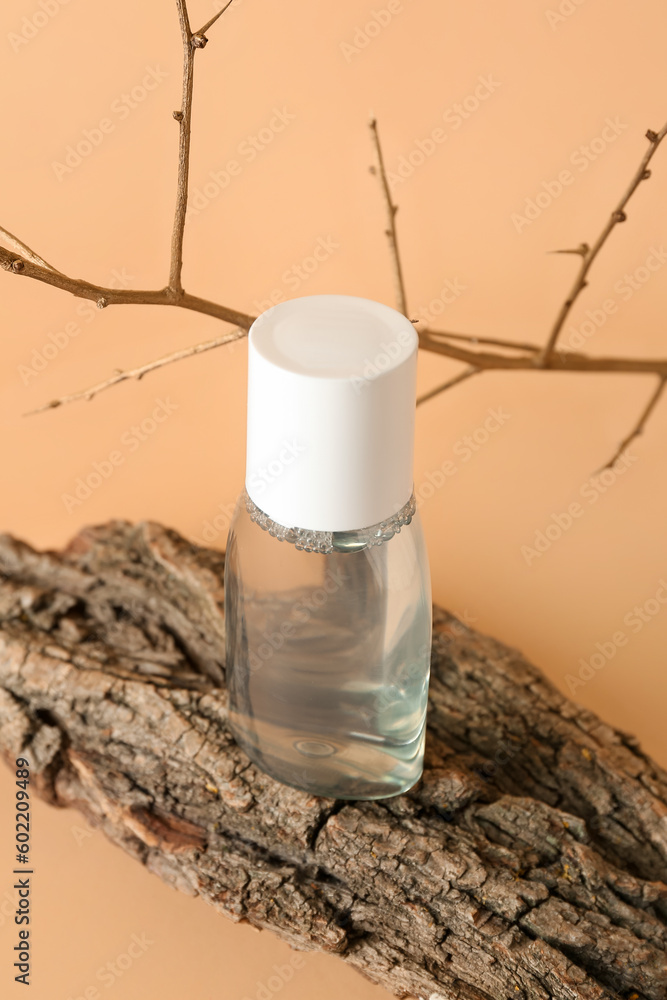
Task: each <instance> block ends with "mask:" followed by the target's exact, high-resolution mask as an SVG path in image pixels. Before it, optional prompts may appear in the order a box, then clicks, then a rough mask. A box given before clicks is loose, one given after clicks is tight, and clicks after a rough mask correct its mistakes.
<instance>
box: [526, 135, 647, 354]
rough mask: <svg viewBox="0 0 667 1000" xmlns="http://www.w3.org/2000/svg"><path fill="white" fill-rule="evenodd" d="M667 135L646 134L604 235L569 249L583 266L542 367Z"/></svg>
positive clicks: (560, 316) (557, 322)
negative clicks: (645, 145)
mask: <svg viewBox="0 0 667 1000" xmlns="http://www.w3.org/2000/svg"><path fill="white" fill-rule="evenodd" d="M665 135H667V124H665V125H663V127H662V128H661V130H660V131H659V132H653V131H651V129H649V130H648V132H647V133H646V138H647V139H648V140H649V147H648V149H647V150H646V152H645V153H644V155H643V157H642V160H641V163H640V164H639V167H638V168H637V171H636V172H635V175H634V177H633V178H632V181H631V182H630V186H629V187H628V189H627V190H626V192H625V194H624V195H623V197H622V198H621V200H620V201H619V203H618V205H617V206H616V208H615V209H614V210H613V212H612V213H611V215H610V216H609V219H608V220H607V223H606V225H605V226H604V228H603V230H602V232H601V233H600V235H599V236H598V238H597V240H596V241H595V243H594V244H593V246H592V247H588V246H587V245H586V244H582V245H581V247H580V248H579V249H578V250H575V251H568V252H572V253H580V254H581V265H580V267H579V273H578V274H577V276H576V278H575V280H574V284H573V285H572V288H571V290H570V294H569V295H568V297H567V298H566V299H565V302H564V303H563V305H562V306H561V308H560V310H559V312H558V315H557V316H556V320H555V322H554V325H553V327H552V329H551V333H550V334H549V339H548V340H547V343H546V345H545V347H544V350H543V351H542V352H541V354H540V356H539V358H538V359H537V360H536V364H537V365H539V367H540V368H547V367H549V365H550V363H551V360H552V357H553V352H554V348H555V346H556V341H557V340H558V337H559V335H560V332H561V330H562V329H563V325H564V323H565V320H566V319H567V317H568V315H569V313H570V310H571V309H572V306H573V305H574V303H575V302H576V300H577V298H578V297H579V295H580V293H581V292H582V291H583V289H584V288H585V287H586V284H587V282H586V276H587V275H588V272H589V271H590V269H591V265H592V264H593V261H594V260H595V258H596V257H597V255H598V254H599V252H600V250H601V249H602V247H603V246H604V244H605V243H606V242H607V239H608V237H609V235H610V234H611V232H612V230H613V229H614V228H615V227H616V226H617V225H618V224H619V223H620V222H625V220H626V218H627V216H626V214H625V207H626V205H627V204H628V202H629V200H630V198H631V197H632V195H633V194H634V192H635V191H636V190H637V188H638V187H639V185H640V184H641V182H642V181H645V180H648V178H649V177H650V176H651V172H650V171H649V170H647V169H646V168H647V167H648V164H649V163H650V161H651V158H652V157H653V155H654V153H655V151H656V150H657V148H658V146H659V145H660V143H661V142H662V140H663V139H664V138H665Z"/></svg>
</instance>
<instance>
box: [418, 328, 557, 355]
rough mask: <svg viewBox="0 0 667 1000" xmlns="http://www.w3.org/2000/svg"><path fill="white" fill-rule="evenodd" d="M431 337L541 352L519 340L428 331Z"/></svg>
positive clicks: (534, 346) (538, 348)
mask: <svg viewBox="0 0 667 1000" xmlns="http://www.w3.org/2000/svg"><path fill="white" fill-rule="evenodd" d="M427 332H428V335H429V337H447V338H448V339H449V340H465V341H467V342H468V343H470V344H491V345H493V346H495V347H505V348H507V349H508V350H512V351H531V352H535V351H540V350H541V348H540V347H538V346H537V344H528V343H523V342H521V341H518V340H498V339H497V338H496V337H478V336H476V335H475V334H469V333H450V332H449V331H448V330H430V329H429V330H428V331H427Z"/></svg>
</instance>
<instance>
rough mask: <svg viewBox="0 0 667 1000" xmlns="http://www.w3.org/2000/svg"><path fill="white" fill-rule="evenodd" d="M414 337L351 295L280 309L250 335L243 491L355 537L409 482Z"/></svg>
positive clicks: (292, 517)
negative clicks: (351, 533)
mask: <svg viewBox="0 0 667 1000" xmlns="http://www.w3.org/2000/svg"><path fill="white" fill-rule="evenodd" d="M417 344H418V338H417V334H416V332H415V330H414V327H413V326H412V324H411V323H410V321H409V320H408V319H406V318H405V316H403V315H401V313H399V312H396V310H394V309H391V308H390V307H389V306H385V305H382V304H381V303H379V302H373V301H371V300H370V299H362V298H357V297H356V296H352V295H309V296H306V297H304V298H300V299H292V300H291V301H289V302H280V303H278V305H275V306H273V307H272V308H271V309H268V310H267V311H266V312H264V313H262V315H261V316H259V317H258V318H257V319H256V320H255V322H254V323H253V325H252V326H251V328H250V336H249V347H248V445H247V466H246V489H247V491H248V494H249V496H250V499H251V500H252V501H253V502H254V503H255V504H256V505H257V506H258V507H259V508H260V510H262V511H264V513H265V514H268V516H269V517H270V518H271V519H272V520H273V521H277V522H278V524H281V525H284V526H286V527H290V528H291V527H294V528H305V529H309V530H312V531H354V530H357V529H360V528H367V527H370V526H371V525H374V524H377V523H378V522H380V521H383V520H386V519H387V518H390V517H392V516H393V515H394V514H396V513H398V511H399V510H400V509H401V508H402V507H403V506H404V505H405V504H406V503H407V502H408V500H409V499H410V497H411V495H412V486H413V478H412V477H413V468H412V466H413V449H414V421H415V395H416V385H415V382H416V369H417Z"/></svg>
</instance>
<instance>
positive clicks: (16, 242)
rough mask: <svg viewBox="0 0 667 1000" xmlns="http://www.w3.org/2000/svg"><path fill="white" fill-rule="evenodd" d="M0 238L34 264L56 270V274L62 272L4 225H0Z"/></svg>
mask: <svg viewBox="0 0 667 1000" xmlns="http://www.w3.org/2000/svg"><path fill="white" fill-rule="evenodd" d="M0 240H4V242H5V243H9V245H10V246H11V247H12V248H13V249H14V250H16V252H17V253H19V254H22V255H23V256H24V257H26V258H27V259H28V260H29V261H31V262H32V263H33V264H38V265H39V266H40V267H45V268H47V269H48V270H49V271H55V272H56V274H58V273H60V272H58V271H56V268H55V267H54V266H53V264H48V263H47V262H46V261H45V260H44V258H43V257H40V256H39V254H36V253H35V251H34V250H31V249H30V247H29V246H27V244H25V243H24V242H23V240H20V239H19V238H18V236H13V235H12V233H10V232H9V230H8V229H3V228H2V226H0ZM0 249H2V248H0ZM18 270H19V271H20V270H21V268H20V267H19V268H18Z"/></svg>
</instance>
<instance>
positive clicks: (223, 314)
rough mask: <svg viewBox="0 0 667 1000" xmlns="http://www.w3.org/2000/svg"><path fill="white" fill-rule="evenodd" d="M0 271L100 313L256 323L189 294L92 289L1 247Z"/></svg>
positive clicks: (129, 289)
mask: <svg viewBox="0 0 667 1000" xmlns="http://www.w3.org/2000/svg"><path fill="white" fill-rule="evenodd" d="M17 260H19V261H20V263H21V267H20V270H17V268H16V261H17ZM0 267H3V268H4V269H5V270H7V271H9V272H10V273H14V274H17V275H19V276H22V277H24V278H35V279H36V280H37V281H43V282H45V283H46V284H47V285H53V286H54V287H55V288H61V289H62V290H63V291H65V292H71V294H72V295H76V296H77V298H80V299H90V300H91V301H92V302H96V303H97V305H98V306H99V308H100V309H104V308H105V307H106V306H114V305H148V306H179V307H180V308H181V309H191V310H193V311H194V312H200V313H205V314H206V315H207V316H214V317H215V318H216V319H220V320H222V321H223V322H225V323H233V324H234V325H235V326H242V327H245V328H247V327H249V326H250V324H251V323H252V322H253V319H254V317H253V316H250V315H249V314H248V313H242V312H239V311H238V310H236V309H230V308H228V307H227V306H222V305H219V304H218V303H217V302H211V301H210V300H209V299H201V298H199V296H197V295H190V294H189V293H188V292H183V293H182V295H181V296H180V297H178V296H175V295H173V294H172V290H171V289H170V288H155V289H134V288H107V287H105V286H103V285H93V284H92V283H91V282H89V281H83V280H82V279H81V278H70V277H68V276H67V275H66V274H62V273H61V272H60V271H50V270H48V269H47V268H46V267H43V266H42V265H41V264H33V263H32V262H31V261H29V260H27V259H25V260H24V259H22V258H17V256H16V254H12V253H10V252H9V250H6V249H5V248H4V247H0Z"/></svg>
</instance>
